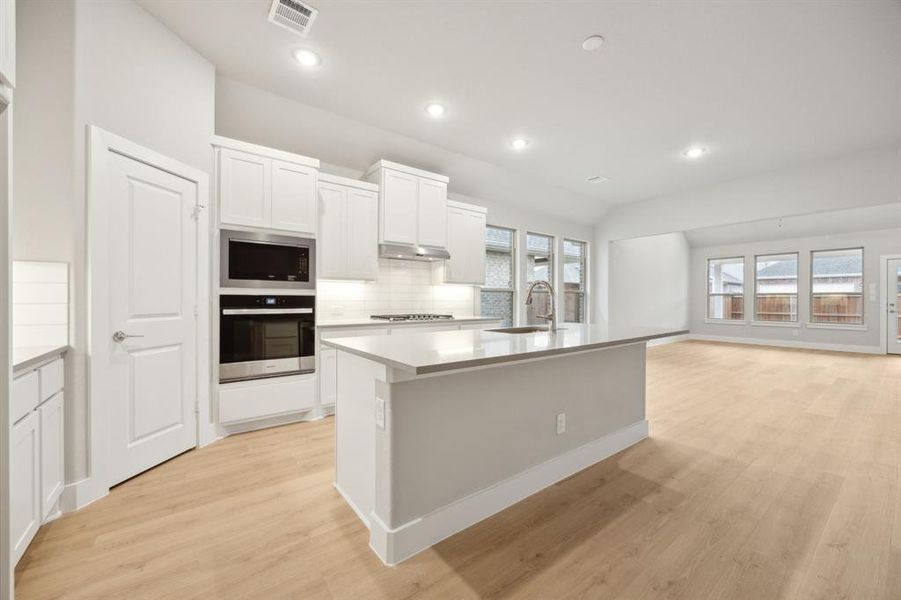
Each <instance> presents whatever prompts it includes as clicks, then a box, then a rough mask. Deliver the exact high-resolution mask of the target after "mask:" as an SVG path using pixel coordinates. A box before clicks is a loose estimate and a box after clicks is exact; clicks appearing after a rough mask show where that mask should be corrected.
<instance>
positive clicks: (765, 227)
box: [685, 202, 901, 247]
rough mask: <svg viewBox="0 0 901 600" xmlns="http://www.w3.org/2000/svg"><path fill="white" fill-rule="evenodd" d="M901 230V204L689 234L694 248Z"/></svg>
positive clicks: (839, 211)
mask: <svg viewBox="0 0 901 600" xmlns="http://www.w3.org/2000/svg"><path fill="white" fill-rule="evenodd" d="M892 228H899V229H901V203H897V202H896V203H894V204H880V205H876V206H865V207H860V208H851V209H847V210H834V211H828V212H820V213H813V214H807V215H793V216H787V217H782V218H779V219H763V220H760V221H751V222H748V223H735V224H732V225H721V226H718V227H704V228H701V229H694V230H691V231H686V232H685V238H686V239H687V240H688V243H689V245H691V246H693V247H710V246H725V245H728V244H740V243H744V242H767V241H776V240H790V239H796V238H806V237H817V236H824V235H837V234H843V233H857V232H860V231H878V230H881V229H892Z"/></svg>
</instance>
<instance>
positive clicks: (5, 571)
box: [0, 7, 15, 600]
mask: <svg viewBox="0 0 901 600" xmlns="http://www.w3.org/2000/svg"><path fill="white" fill-rule="evenodd" d="M4 8H5V7H4ZM11 100H12V89H11V88H9V87H8V86H6V85H0V144H2V146H0V169H2V171H0V182H2V183H3V185H2V187H0V363H2V364H3V371H2V372H0V432H3V433H2V435H0V438H2V440H0V599H2V600H11V599H12V597H13V595H14V579H15V560H14V558H13V553H12V552H11V550H12V542H11V537H12V533H11V531H10V530H11V529H12V525H11V523H10V514H9V513H10V511H9V506H10V489H9V488H10V444H9V432H10V430H11V427H12V423H10V418H11V417H10V414H9V412H10V411H9V408H10V400H9V398H10V384H11V380H12V370H11V368H10V363H11V361H12V340H11V337H12V332H11V330H10V323H11V322H12V307H11V299H10V291H11V290H12V285H11V283H12V277H11V273H10V271H11V268H10V267H11V264H12V263H11V260H10V258H11V247H10V237H11V232H12V227H11V226H10V221H11V219H12V190H13V187H12V179H13V169H12V166H13V165H12V161H13V152H12V146H13V108H12V105H11V104H10V102H11Z"/></svg>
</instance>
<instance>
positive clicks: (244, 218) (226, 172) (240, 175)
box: [219, 148, 272, 227]
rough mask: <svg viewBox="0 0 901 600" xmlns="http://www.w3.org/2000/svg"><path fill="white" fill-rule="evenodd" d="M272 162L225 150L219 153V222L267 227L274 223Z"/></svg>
mask: <svg viewBox="0 0 901 600" xmlns="http://www.w3.org/2000/svg"><path fill="white" fill-rule="evenodd" d="M271 180H272V161H270V160H268V159H266V158H263V157H262V156H256V155H253V154H247V153H246V152H238V151H235V150H230V149H228V148H223V149H222V150H221V151H220V153H219V198H220V210H221V213H220V220H221V221H222V223H227V224H229V225H247V226H248V227H268V226H269V224H270V223H271V222H272V214H271V212H270V211H271V210H272V188H271V185H270V181H271Z"/></svg>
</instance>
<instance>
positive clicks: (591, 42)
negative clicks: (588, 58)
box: [582, 35, 604, 52]
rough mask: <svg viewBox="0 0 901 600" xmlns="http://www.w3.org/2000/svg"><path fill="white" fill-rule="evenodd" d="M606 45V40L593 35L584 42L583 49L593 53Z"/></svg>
mask: <svg viewBox="0 0 901 600" xmlns="http://www.w3.org/2000/svg"><path fill="white" fill-rule="evenodd" d="M603 45H604V38H603V37H601V36H599V35H592V36H589V37H587V38H585V41H584V42H582V49H583V50H586V51H588V52H592V51H594V50H597V49H598V48H600V47H601V46H603Z"/></svg>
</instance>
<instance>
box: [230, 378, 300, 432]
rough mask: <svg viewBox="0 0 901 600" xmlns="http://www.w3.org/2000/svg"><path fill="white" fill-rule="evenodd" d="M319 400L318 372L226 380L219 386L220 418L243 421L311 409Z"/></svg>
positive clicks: (236, 421)
mask: <svg viewBox="0 0 901 600" xmlns="http://www.w3.org/2000/svg"><path fill="white" fill-rule="evenodd" d="M315 404H316V374H315V373H304V374H301V375H289V376H286V377H272V378H269V379H253V380H250V381H238V382H235V383H224V384H221V385H220V386H219V422H220V423H224V424H228V423H240V422H244V421H254V420H258V419H264V418H268V417H278V416H282V415H289V414H292V413H298V412H303V411H306V410H310V409H311V408H313V407H314V406H315Z"/></svg>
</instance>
